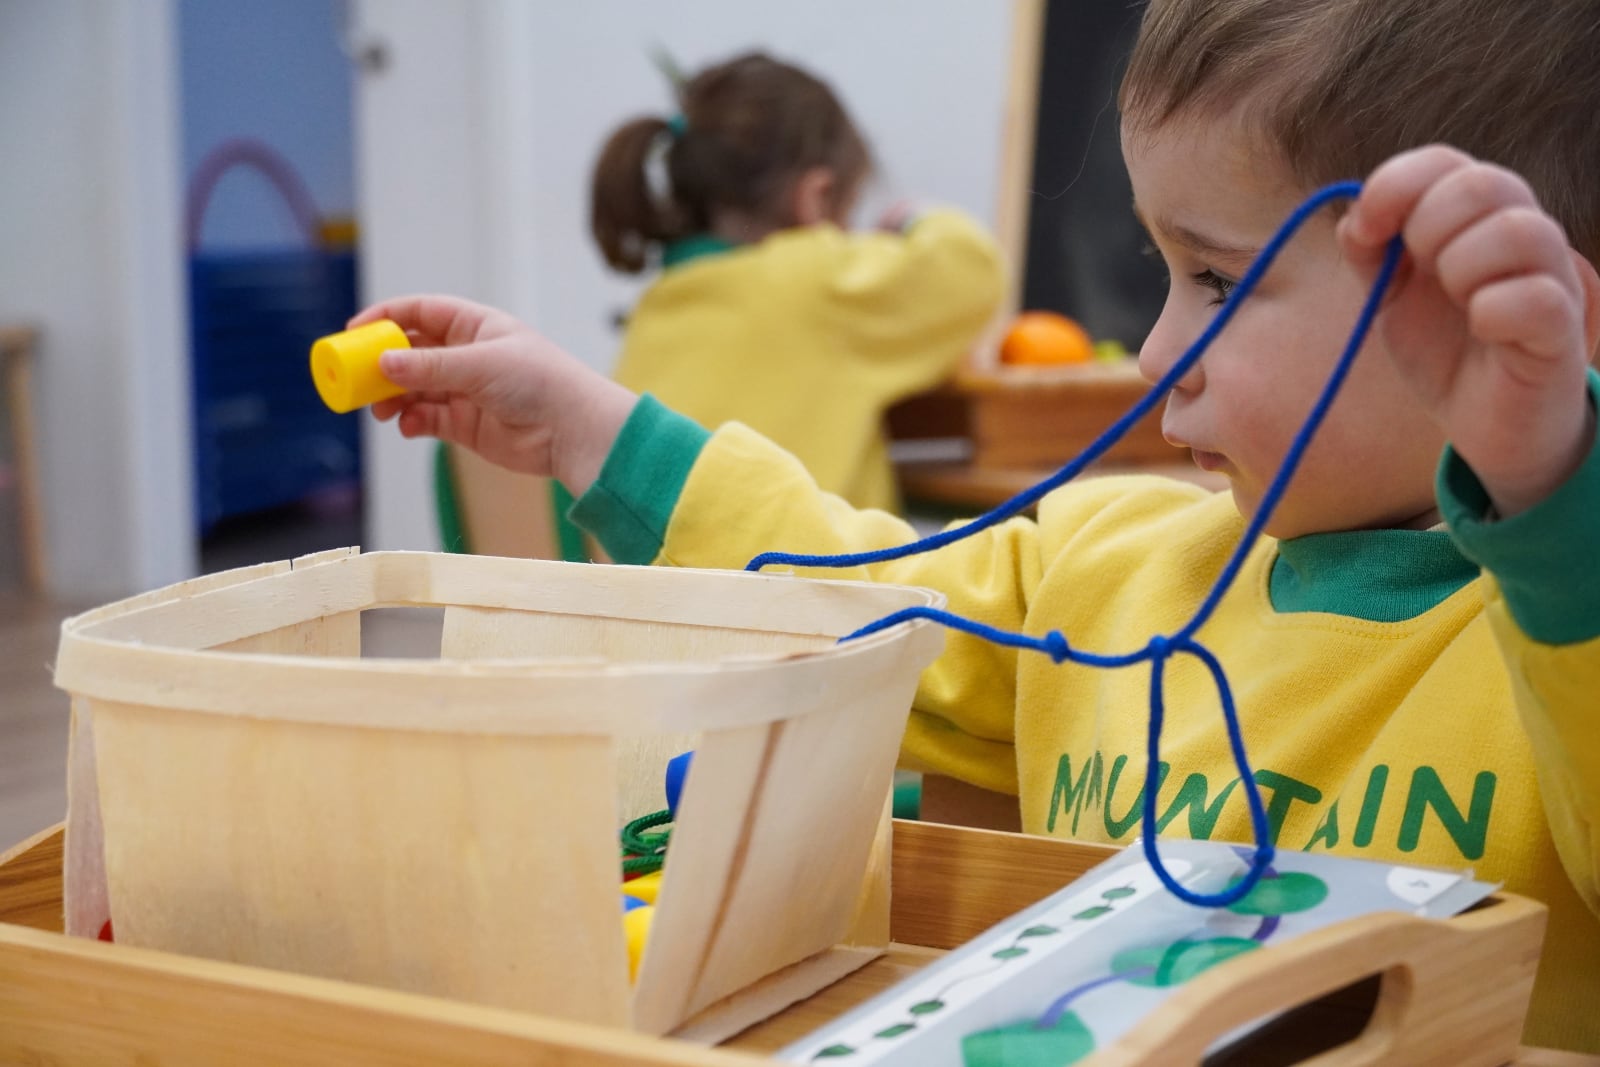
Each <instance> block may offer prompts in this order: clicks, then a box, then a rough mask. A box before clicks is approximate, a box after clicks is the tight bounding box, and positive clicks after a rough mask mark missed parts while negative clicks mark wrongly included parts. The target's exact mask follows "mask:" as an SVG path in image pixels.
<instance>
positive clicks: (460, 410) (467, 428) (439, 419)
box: [399, 401, 480, 448]
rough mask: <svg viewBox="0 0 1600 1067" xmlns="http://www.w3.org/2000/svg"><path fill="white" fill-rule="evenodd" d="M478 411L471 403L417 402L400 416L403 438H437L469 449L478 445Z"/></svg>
mask: <svg viewBox="0 0 1600 1067" xmlns="http://www.w3.org/2000/svg"><path fill="white" fill-rule="evenodd" d="M479 417H480V416H479V412H478V410H477V408H475V407H473V406H471V405H470V404H463V403H457V402H451V403H438V402H435V401H418V402H416V403H413V404H411V405H410V406H409V407H407V408H406V409H405V411H403V412H401V414H400V421H399V426H400V435H401V436H402V437H437V438H438V439H439V440H441V441H448V442H450V443H451V444H456V445H461V446H463V447H466V448H472V447H474V445H475V444H476V442H477V437H478V425H479V421H478V420H479Z"/></svg>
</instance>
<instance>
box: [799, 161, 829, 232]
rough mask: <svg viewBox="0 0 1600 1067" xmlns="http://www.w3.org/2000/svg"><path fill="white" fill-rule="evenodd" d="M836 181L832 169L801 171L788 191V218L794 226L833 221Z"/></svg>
mask: <svg viewBox="0 0 1600 1067" xmlns="http://www.w3.org/2000/svg"><path fill="white" fill-rule="evenodd" d="M838 184H839V183H838V179H837V178H836V177H835V176H834V173H833V168H832V167H810V168H808V169H806V170H804V171H801V173H800V177H798V178H796V179H795V182H794V186H793V187H792V188H791V189H790V191H789V217H790V218H792V219H793V220H794V225H796V226H815V225H817V224H818V223H820V222H830V221H832V220H833V218H834V216H835V214H836V213H837V210H838V205H837V204H836V203H835V200H836V199H837V194H838Z"/></svg>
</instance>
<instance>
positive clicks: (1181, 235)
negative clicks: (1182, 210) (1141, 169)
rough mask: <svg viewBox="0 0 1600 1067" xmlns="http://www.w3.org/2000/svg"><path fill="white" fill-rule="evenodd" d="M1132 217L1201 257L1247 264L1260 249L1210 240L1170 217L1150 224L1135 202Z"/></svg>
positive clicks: (1148, 229) (1148, 230) (1147, 230)
mask: <svg viewBox="0 0 1600 1067" xmlns="http://www.w3.org/2000/svg"><path fill="white" fill-rule="evenodd" d="M1133 217H1134V218H1136V219H1138V220H1139V225H1141V226H1143V227H1144V228H1145V231H1146V232H1151V231H1154V232H1156V233H1160V234H1163V235H1164V236H1167V237H1170V238H1172V239H1173V240H1174V241H1176V242H1178V243H1179V244H1181V245H1182V246H1183V247H1185V248H1187V249H1188V250H1189V251H1191V252H1193V253H1195V254H1196V255H1198V256H1199V257H1200V258H1202V259H1211V260H1219V261H1221V262H1224V263H1228V264H1249V263H1251V262H1253V261H1254V260H1255V258H1256V255H1257V254H1258V253H1259V252H1260V251H1261V249H1259V248H1253V247H1251V246H1249V245H1231V244H1225V243H1223V242H1221V241H1215V240H1212V239H1211V238H1210V237H1207V236H1206V235H1205V234H1203V233H1200V232H1199V231H1197V230H1192V229H1190V228H1189V227H1187V226H1181V225H1179V224H1177V223H1175V222H1172V221H1171V220H1170V219H1162V218H1157V219H1156V221H1155V224H1154V225H1151V223H1150V222H1149V221H1147V220H1146V219H1145V217H1144V212H1142V211H1140V210H1139V205H1138V203H1137V202H1135V203H1134V205H1133Z"/></svg>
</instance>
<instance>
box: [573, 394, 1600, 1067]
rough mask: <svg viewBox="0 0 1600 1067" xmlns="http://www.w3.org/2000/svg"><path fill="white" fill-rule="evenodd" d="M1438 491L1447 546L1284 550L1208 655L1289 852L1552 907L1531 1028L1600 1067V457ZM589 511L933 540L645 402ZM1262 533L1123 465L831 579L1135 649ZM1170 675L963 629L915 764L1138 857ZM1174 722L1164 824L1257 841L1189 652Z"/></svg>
mask: <svg viewBox="0 0 1600 1067" xmlns="http://www.w3.org/2000/svg"><path fill="white" fill-rule="evenodd" d="M1597 382H1600V379H1592V380H1591V389H1592V390H1594V389H1595V386H1596V383H1597ZM1438 492H1439V497H1440V504H1441V508H1442V510H1443V513H1444V515H1445V517H1446V520H1447V522H1448V524H1449V528H1450V532H1449V533H1446V532H1444V531H1407V530H1380V531H1366V532H1357V533H1337V534H1318V535H1314V536H1310V537H1303V538H1297V539H1295V540H1293V541H1288V542H1276V541H1271V540H1263V541H1262V542H1261V543H1259V544H1258V545H1257V546H1256V548H1255V550H1254V551H1253V552H1252V553H1251V555H1250V557H1249V559H1248V562H1247V564H1246V565H1245V567H1244V569H1243V571H1242V573H1241V575H1240V577H1239V579H1238V581H1237V582H1236V583H1235V585H1234V586H1233V588H1232V589H1231V590H1230V592H1229V593H1228V595H1227V596H1226V597H1224V598H1223V601H1222V603H1221V606H1220V607H1219V609H1218V611H1217V613H1216V614H1215V616H1214V617H1213V618H1212V619H1211V621H1210V622H1208V623H1207V624H1206V625H1205V627H1203V628H1202V629H1201V631H1200V633H1199V639H1200V640H1201V642H1202V643H1204V644H1205V645H1206V646H1207V647H1209V648H1210V649H1211V650H1212V651H1213V652H1214V653H1215V654H1216V655H1217V656H1218V658H1219V659H1220V660H1221V661H1222V663H1223V665H1224V666H1225V667H1226V669H1227V671H1228V675H1229V677H1230V679H1231V680H1232V683H1233V686H1234V691H1235V696H1236V699H1237V706H1238V709H1239V715H1240V721H1241V723H1242V726H1243V731H1244V737H1245V740H1246V743H1247V745H1248V747H1249V752H1250V757H1251V761H1252V766H1253V768H1254V777H1255V780H1256V782H1257V783H1258V785H1259V786H1260V788H1261V790H1262V795H1263V799H1264V800H1265V802H1266V806H1267V813H1268V817H1269V822H1270V824H1271V828H1272V832H1273V833H1274V835H1275V840H1276V842H1277V843H1278V844H1279V845H1281V846H1283V847H1286V848H1294V849H1304V850H1313V851H1314V850H1319V849H1326V850H1329V851H1331V852H1337V853H1341V854H1348V855H1353V856H1361V857H1367V858H1383V859H1391V860H1400V861H1405V862H1408V863H1416V864H1422V865H1437V866H1444V867H1454V868H1461V867H1468V866H1470V867H1472V868H1473V869H1475V871H1476V872H1477V874H1478V875H1479V877H1482V878H1485V879H1489V880H1493V881H1501V882H1504V883H1505V885H1506V886H1507V888H1509V889H1510V890H1512V891H1515V892H1518V893H1522V894H1526V895H1528V896H1530V897H1534V898H1536V899H1538V900H1541V901H1543V902H1544V903H1546V904H1547V905H1549V908H1550V926H1549V932H1548V934H1547V936H1546V939H1545V945H1544V956H1543V961H1542V964H1541V966H1540V971H1539V977H1538V981H1537V984H1536V988H1535V994H1534V1005H1533V1011H1532V1015H1531V1017H1530V1020H1529V1024H1528V1028H1527V1032H1526V1040H1527V1041H1528V1042H1530V1043H1533V1044H1540V1045H1551V1046H1557V1047H1565V1048H1573V1049H1582V1050H1585V1051H1588V1052H1600V1012H1597V1011H1596V1010H1595V1006H1596V1005H1597V1004H1600V919H1597V914H1600V553H1597V552H1596V550H1595V546H1596V545H1597V544H1600V454H1591V455H1590V457H1589V459H1588V460H1587V462H1586V463H1585V465H1584V466H1583V467H1582V469H1580V471H1579V472H1578V473H1577V474H1576V475H1575V476H1574V477H1573V478H1572V479H1571V480H1570V481H1569V482H1568V483H1567V484H1566V485H1565V486H1563V487H1562V488H1561V489H1560V490H1558V491H1557V492H1556V493H1555V494H1554V495H1553V496H1552V497H1551V498H1550V499H1548V500H1546V501H1545V502H1543V503H1542V504H1540V505H1539V506H1538V507H1536V508H1534V509H1532V510H1530V511H1528V512H1526V513H1524V514H1522V515H1518V516H1516V517H1514V518H1512V519H1509V520H1505V521H1499V522H1488V521H1485V520H1484V519H1483V518H1482V517H1483V516H1484V515H1486V514H1487V504H1488V501H1487V496H1486V495H1485V494H1484V492H1483V490H1482V487H1481V485H1479V483H1478V482H1477V480H1476V478H1474V477H1473V475H1472V473H1471V471H1470V470H1468V469H1467V468H1466V466H1465V465H1464V464H1462V463H1461V462H1460V461H1459V459H1456V458H1455V457H1454V456H1453V455H1452V454H1450V453H1447V454H1446V456H1445V459H1444V462H1443V463H1442V464H1441V468H1440V478H1439V486H1438ZM573 514H574V518H576V519H577V520H578V521H579V522H580V523H581V524H583V525H586V526H588V527H589V528H590V529H592V530H594V531H595V532H596V533H597V534H598V535H599V536H601V538H602V539H603V540H604V542H605V543H606V545H607V547H608V549H610V550H611V553H612V556H613V558H615V559H617V560H618V561H619V562H650V561H655V562H660V563H667V564H673V565H678V566H695V567H738V566H742V565H743V564H744V563H745V562H746V561H748V560H749V559H750V558H751V557H752V556H754V555H756V554H757V553H759V552H761V551H765V550H769V549H779V550H792V551H801V552H808V553H816V552H839V551H857V550H863V549H870V548H877V547H883V546H887V545H894V544H901V543H904V542H906V541H908V540H910V539H912V536H913V535H912V531H911V530H910V529H909V528H908V527H907V526H906V525H905V524H903V523H902V522H900V521H899V520H897V519H895V518H893V517H891V516H889V515H886V514H884V513H882V512H876V511H857V510H855V509H853V508H851V507H849V506H848V505H846V504H845V503H844V502H843V501H841V500H839V499H838V498H837V497H833V496H830V495H827V494H824V493H821V492H819V491H818V490H817V489H816V487H815V486H814V485H813V484H812V482H811V481H810V479H809V478H807V476H806V474H805V472H804V470H803V469H801V467H800V466H799V465H798V464H797V463H796V462H795V461H794V460H793V459H791V458H790V457H788V456H787V455H785V454H784V453H783V452H782V451H781V450H779V449H777V448H775V447H773V446H772V445H771V444H770V443H769V442H767V441H765V440H763V439H762V438H760V437H759V436H757V435H756V434H754V433H752V432H751V431H749V430H748V429H746V428H744V427H741V426H729V427H725V428H724V429H723V430H721V431H719V432H718V433H717V434H716V435H715V436H712V437H710V438H709V440H708V439H707V435H706V434H705V431H703V430H701V429H700V428H699V427H697V426H695V425H693V424H692V423H690V422H689V421H688V420H684V419H681V418H679V417H677V416H675V415H672V414H671V413H670V412H667V411H666V410H665V409H663V408H661V407H660V406H659V405H657V404H655V403H654V402H653V401H651V400H650V398H648V397H647V398H645V399H644V400H643V401H641V402H640V404H639V407H638V408H637V409H636V411H635V412H634V415H633V417H632V418H631V419H630V420H629V422H628V424H627V426H625V427H624V430H623V433H622V436H621V437H620V438H619V440H618V442H617V445H616V446H615V448H614V449H613V450H612V453H611V455H610V457H609V458H608V459H607V462H606V466H605V469H604V470H603V471H602V474H601V478H600V480H599V482H598V483H597V484H596V485H595V487H594V488H593V489H591V490H590V492H589V493H588V494H586V495H585V496H584V498H583V499H582V500H580V501H579V503H578V505H577V506H576V508H575V509H574V512H573ZM1242 528H1243V521H1242V520H1241V519H1240V517H1239V515H1238V513H1237V511H1236V510H1235V509H1234V507H1233V503H1232V500H1231V498H1230V497H1229V496H1228V495H1227V494H1217V495H1207V494H1206V493H1204V492H1203V491H1201V490H1199V489H1196V488H1194V487H1192V486H1187V485H1183V484H1179V483H1176V482H1169V481H1164V480H1161V479H1155V478H1119V479H1112V478H1107V479H1102V480H1093V481H1088V482H1083V483H1080V484H1074V485H1070V486H1067V487H1065V488H1063V489H1061V490H1058V491H1057V492H1055V493H1052V494H1051V495H1050V496H1048V497H1046V498H1045V499H1044V500H1043V501H1042V502H1041V504H1040V507H1039V517H1038V521H1037V522H1034V521H1029V520H1025V519H1013V520H1011V521H1009V522H1007V523H1005V524H1003V525H1001V526H998V527H996V528H994V529H991V530H989V531H986V532H984V533H982V534H979V535H978V536H976V537H973V538H971V539H968V540H965V541H961V542H958V543H956V544H954V545H951V546H949V547H947V548H945V549H943V550H941V551H938V552H934V553H931V554H928V555H923V556H915V557H911V558H909V559H905V560H900V561H896V562H892V563H886V564H880V565H877V566H874V567H872V568H871V569H870V570H869V571H866V572H865V573H861V572H857V573H855V574H854V575H852V572H849V571H827V572H818V573H826V574H827V575H828V576H834V577H838V576H855V577H870V578H872V579H874V580H880V581H891V582H900V583H905V584H910V585H923V586H931V587H933V588H936V589H939V590H942V591H943V592H945V593H946V594H947V595H948V596H949V598H950V608H951V610H953V611H956V612H958V613H960V614H963V615H966V616H969V617H971V618H975V619H979V620H981V621H983V622H986V623H989V624H991V625H994V626H1000V627H1004V628H1006V629H1012V630H1022V631H1025V632H1027V633H1029V634H1033V635H1036V636H1037V635H1041V634H1043V633H1045V632H1046V631H1048V630H1051V629H1059V630H1061V631H1062V632H1063V633H1065V634H1066V636H1067V638H1068V639H1069V641H1070V642H1071V643H1072V644H1073V645H1074V646H1075V647H1077V648H1081V649H1085V650H1088V651H1095V652H1106V653H1111V652H1125V651H1132V650H1134V649H1138V648H1141V647H1143V645H1144V644H1145V643H1146V641H1148V640H1149V638H1150V637H1151V636H1152V635H1154V634H1156V633H1163V634H1170V633H1172V632H1173V631H1174V630H1176V629H1177V628H1178V627H1180V626H1181V625H1182V624H1183V623H1184V622H1185V621H1187V620H1188V618H1189V617H1190V615H1191V614H1192V613H1193V611H1194V609H1195V607H1196V606H1197V605H1198V604H1199V603H1200V602H1201V600H1202V599H1203V598H1204V597H1205V595H1206V593H1207V591H1208V590H1209V588H1210V586H1211V584H1212V582H1213V580H1214V579H1215V577H1216V575H1217V573H1218V571H1219V570H1220V569H1221V567H1222V565H1223V563H1224V561H1225V560H1226V558H1227V556H1228V554H1229V553H1230V551H1231V550H1232V549H1233V547H1234V546H1235V545H1236V544H1237V542H1238V540H1239V536H1240V534H1241V531H1242ZM1480 568H1481V570H1480ZM866 621H869V620H863V622H866ZM1149 678H1150V674H1149V668H1148V666H1147V665H1141V666H1139V667H1134V668H1126V669H1121V670H1096V669H1092V668H1088V667H1082V666H1077V665H1073V664H1063V665H1060V666H1057V665H1055V664H1054V663H1052V662H1051V661H1050V660H1049V659H1048V658H1047V657H1045V656H1043V655H1040V654H1037V653H1033V652H1017V651H1015V650H1010V649H1006V648H1002V647H998V646H996V645H993V644H990V643H987V642H985V641H982V640H979V639H977V638H974V637H970V636H966V635H963V634H960V633H956V632H952V633H951V634H950V635H949V638H948V643H947V645H946V651H945V653H944V655H943V656H942V657H941V658H940V659H939V660H938V661H937V662H936V663H935V664H934V665H933V666H932V667H930V668H929V669H928V670H927V672H926V673H925V674H924V675H923V678H922V681H921V685H920V688H919V690H918V692H917V696H916V700H915V704H914V708H913V711H912V715H911V722H910V727H909V729H908V731H907V734H906V738H905V743H904V749H903V759H904V761H905V762H906V763H907V764H908V765H910V766H912V767H916V768H921V769H925V770H932V771H938V772H941V773H944V774H950V775H954V776H956V777H958V778H961V779H964V780H966V781H969V782H972V783H975V784H977V785H979V786H983V787H985V788H988V789H993V790H1000V791H1003V792H1009V793H1015V794H1017V796H1018V797H1019V800H1020V804H1021V809H1022V822H1023V828H1024V830H1026V831H1027V832H1029V833H1037V834H1054V835H1057V836H1063V837H1072V838H1078V839H1081V840H1088V841H1105V842H1123V843H1125V842H1128V841H1129V840H1131V839H1132V838H1133V837H1135V836H1137V834H1138V832H1139V815H1140V806H1141V803H1142V798H1143V789H1144V755H1143V753H1144V745H1145V731H1146V728H1147V725H1148V721H1149V710H1148V709H1149V691H1148V685H1149ZM1166 707H1167V719H1166V729H1165V731H1164V735H1163V738H1162V757H1163V761H1164V762H1163V764H1162V766H1161V775H1160V781H1159V783H1158V788H1157V811H1158V814H1159V825H1160V828H1161V830H1162V832H1163V833H1164V834H1165V835H1169V836H1179V837H1182V836H1190V837H1196V838H1214V839H1221V840H1230V841H1246V842H1247V841H1249V840H1250V824H1249V820H1248V815H1247V811H1246V806H1245V798H1244V793H1243V791H1242V790H1241V789H1239V788H1238V786H1239V781H1238V778H1237V772H1236V771H1235V769H1234V766H1233V763H1232V760H1231V759H1230V756H1229V753H1228V749H1227V740H1226V736H1225V733H1224V730H1223V727H1222V722H1221V717H1220V711H1219V707H1218V702H1217V699H1216V696H1215V693H1214V690H1213V688H1212V685H1211V682H1210V679H1209V676H1208V675H1206V674H1205V672H1204V671H1203V669H1202V668H1201V667H1200V666H1199V664H1197V663H1196V662H1195V661H1193V660H1192V659H1185V658H1179V659H1177V660H1175V661H1173V662H1172V663H1171V664H1170V665H1169V668H1168V673H1167V677H1166ZM1483 978H1484V981H1485V982H1489V983H1492V982H1493V981H1494V980H1495V979H1494V976H1493V975H1484V976H1483Z"/></svg>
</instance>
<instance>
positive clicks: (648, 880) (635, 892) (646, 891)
mask: <svg viewBox="0 0 1600 1067" xmlns="http://www.w3.org/2000/svg"><path fill="white" fill-rule="evenodd" d="M622 891H623V892H624V893H626V894H627V895H628V896H630V897H638V898H639V899H640V900H642V901H644V902H645V903H646V904H654V903H655V902H656V897H657V896H658V895H659V894H660V893H661V872H660V871H652V872H650V873H649V874H642V875H640V876H639V877H637V878H635V879H634V880H633V881H631V882H623V883H622Z"/></svg>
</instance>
